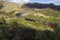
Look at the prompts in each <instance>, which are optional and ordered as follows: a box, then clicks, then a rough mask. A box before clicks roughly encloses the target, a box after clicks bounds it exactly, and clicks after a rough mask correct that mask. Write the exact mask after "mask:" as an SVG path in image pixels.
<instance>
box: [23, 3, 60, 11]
mask: <svg viewBox="0 0 60 40" xmlns="http://www.w3.org/2000/svg"><path fill="white" fill-rule="evenodd" d="M22 7H28V8H38V9H44V8H51V9H54V10H60V5H55V4H53V3H50V4H43V3H27V4H25V5H23V6H22Z"/></svg>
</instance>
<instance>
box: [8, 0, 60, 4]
mask: <svg viewBox="0 0 60 40" xmlns="http://www.w3.org/2000/svg"><path fill="white" fill-rule="evenodd" d="M9 1H10V2H16V3H24V2H26V3H32V2H38V3H54V4H56V5H60V0H9Z"/></svg>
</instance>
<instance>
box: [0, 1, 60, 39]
mask: <svg viewBox="0 0 60 40" xmlns="http://www.w3.org/2000/svg"><path fill="white" fill-rule="evenodd" d="M2 6H3V7H2ZM21 6H23V4H22V5H20V4H16V3H9V2H5V3H4V4H2V5H0V40H60V11H58V10H53V9H50V8H45V9H36V8H35V9H33V8H22V7H21Z"/></svg>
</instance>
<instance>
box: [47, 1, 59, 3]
mask: <svg viewBox="0 0 60 40" xmlns="http://www.w3.org/2000/svg"><path fill="white" fill-rule="evenodd" d="M59 1H60V0H48V3H55V2H59Z"/></svg>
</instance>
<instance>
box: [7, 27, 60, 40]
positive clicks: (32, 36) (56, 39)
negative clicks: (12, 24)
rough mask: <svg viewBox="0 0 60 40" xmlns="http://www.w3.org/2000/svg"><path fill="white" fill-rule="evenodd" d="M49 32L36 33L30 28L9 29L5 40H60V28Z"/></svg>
mask: <svg viewBox="0 0 60 40" xmlns="http://www.w3.org/2000/svg"><path fill="white" fill-rule="evenodd" d="M54 29H55V32H51V31H49V30H45V31H37V30H35V29H31V28H19V27H17V28H9V30H8V33H7V37H6V38H7V40H60V27H59V28H54Z"/></svg>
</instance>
